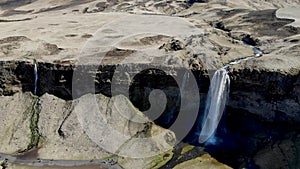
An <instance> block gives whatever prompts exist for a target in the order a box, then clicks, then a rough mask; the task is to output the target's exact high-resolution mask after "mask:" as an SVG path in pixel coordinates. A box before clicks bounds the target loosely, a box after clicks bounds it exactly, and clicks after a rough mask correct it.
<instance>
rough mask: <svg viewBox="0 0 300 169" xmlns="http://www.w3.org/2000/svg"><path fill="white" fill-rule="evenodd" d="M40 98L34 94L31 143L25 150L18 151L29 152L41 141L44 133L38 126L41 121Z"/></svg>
mask: <svg viewBox="0 0 300 169" xmlns="http://www.w3.org/2000/svg"><path fill="white" fill-rule="evenodd" d="M39 101H40V100H39V98H38V97H36V96H33V102H32V105H31V110H30V114H31V118H30V126H29V127H30V132H31V136H30V143H29V144H28V146H27V148H26V149H24V150H21V151H19V152H18V153H25V152H28V151H30V150H32V149H35V148H37V147H38V145H39V143H40V139H41V138H42V135H41V134H40V133H39V127H38V122H39V116H40V111H41V110H40V109H41V108H40V103H39Z"/></svg>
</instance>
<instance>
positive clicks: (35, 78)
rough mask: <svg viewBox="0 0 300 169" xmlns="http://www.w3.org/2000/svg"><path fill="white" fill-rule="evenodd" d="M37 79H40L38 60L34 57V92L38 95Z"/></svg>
mask: <svg viewBox="0 0 300 169" xmlns="http://www.w3.org/2000/svg"><path fill="white" fill-rule="evenodd" d="M37 81H38V70H37V64H36V60H35V59H34V91H33V94H34V95H36V92H37Z"/></svg>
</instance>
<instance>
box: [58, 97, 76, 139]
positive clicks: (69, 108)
mask: <svg viewBox="0 0 300 169" xmlns="http://www.w3.org/2000/svg"><path fill="white" fill-rule="evenodd" d="M65 110H66V112H65V113H64V114H66V116H65V118H64V119H63V121H62V122H61V124H60V126H59V128H58V130H57V133H58V135H59V136H60V137H62V138H65V133H64V131H63V130H62V127H63V125H64V124H65V122H66V121H67V120H68V118H69V117H70V115H71V113H72V112H73V110H74V106H73V104H72V102H68V103H67V105H66V106H65Z"/></svg>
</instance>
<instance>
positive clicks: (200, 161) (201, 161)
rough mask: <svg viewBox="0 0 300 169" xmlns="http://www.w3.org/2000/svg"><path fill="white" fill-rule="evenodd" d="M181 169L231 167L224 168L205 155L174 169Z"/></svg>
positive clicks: (228, 168) (219, 168)
mask: <svg viewBox="0 0 300 169" xmlns="http://www.w3.org/2000/svg"><path fill="white" fill-rule="evenodd" d="M181 168H189V169H193V168H216V169H217V168H218V169H221V168H223V169H225V168H226V169H230V168H231V167H229V166H226V165H224V164H222V163H219V162H218V161H216V160H215V159H213V158H212V157H211V156H210V155H208V154H205V155H203V156H201V157H198V158H195V159H193V160H190V161H186V162H184V163H181V164H178V165H177V166H176V167H174V169H181Z"/></svg>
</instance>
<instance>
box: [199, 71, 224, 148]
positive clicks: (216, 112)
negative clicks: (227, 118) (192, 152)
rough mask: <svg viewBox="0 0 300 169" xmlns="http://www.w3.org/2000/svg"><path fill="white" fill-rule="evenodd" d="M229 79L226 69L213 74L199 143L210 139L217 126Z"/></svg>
mask: <svg viewBox="0 0 300 169" xmlns="http://www.w3.org/2000/svg"><path fill="white" fill-rule="evenodd" d="M229 88H230V78H229V76H228V72H227V70H226V69H224V68H221V69H219V70H217V71H216V72H215V73H214V76H213V78H212V80H211V84H210V88H209V91H208V96H207V101H206V106H205V112H204V118H203V119H204V120H203V122H202V130H201V133H200V136H199V142H200V143H204V142H206V141H207V140H208V139H209V138H210V137H212V136H213V135H214V133H215V131H216V129H217V127H218V125H219V122H220V120H221V117H222V115H223V112H224V108H225V105H226V101H227V98H228V95H229Z"/></svg>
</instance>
